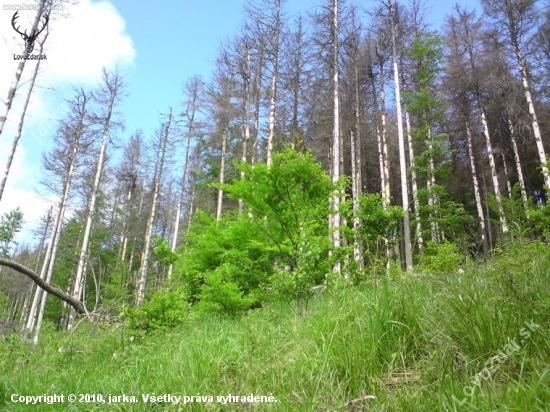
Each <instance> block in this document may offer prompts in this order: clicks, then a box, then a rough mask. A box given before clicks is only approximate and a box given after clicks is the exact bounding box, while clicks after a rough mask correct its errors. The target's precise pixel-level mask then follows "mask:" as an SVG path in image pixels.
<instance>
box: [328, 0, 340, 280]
mask: <svg viewBox="0 0 550 412" xmlns="http://www.w3.org/2000/svg"><path fill="white" fill-rule="evenodd" d="M338 60H339V59H338V0H332V94H333V117H334V118H333V129H332V183H333V184H337V183H338V181H339V180H340V151H341V150H340V96H339V69H338ZM340 200H341V193H340V191H338V192H336V193H334V195H333V196H332V213H333V215H332V219H331V220H330V221H331V223H332V225H331V226H332V227H331V229H332V245H333V249H334V250H337V249H339V248H340V244H341V238H340V236H341V233H340V225H341V220H342V217H341V215H340V210H339V209H340ZM334 270H335V272H336V273H338V274H341V271H342V268H341V265H340V262H337V263H336V264H335V266H334Z"/></svg>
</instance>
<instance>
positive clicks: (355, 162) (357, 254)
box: [351, 59, 365, 270]
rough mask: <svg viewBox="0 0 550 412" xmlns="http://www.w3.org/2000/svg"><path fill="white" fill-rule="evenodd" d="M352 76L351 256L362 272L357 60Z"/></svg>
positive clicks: (361, 183) (361, 186)
mask: <svg viewBox="0 0 550 412" xmlns="http://www.w3.org/2000/svg"><path fill="white" fill-rule="evenodd" d="M354 76H355V126H354V131H355V133H354V132H352V133H351V176H352V197H353V211H354V212H355V213H354V218H353V230H354V240H353V242H354V243H353V256H354V259H355V262H357V264H358V265H359V269H360V270H362V269H363V267H364V265H365V262H364V259H363V245H362V243H361V238H360V236H359V228H360V227H361V218H360V217H359V216H358V213H359V209H360V205H359V197H360V196H361V193H362V189H363V182H362V176H361V133H360V123H359V102H360V100H359V72H358V68H357V59H355V60H354Z"/></svg>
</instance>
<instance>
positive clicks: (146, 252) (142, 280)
mask: <svg viewBox="0 0 550 412" xmlns="http://www.w3.org/2000/svg"><path fill="white" fill-rule="evenodd" d="M171 127H172V108H170V113H169V115H168V122H167V123H166V127H165V128H164V136H162V135H161V136H160V138H161V142H160V150H159V151H160V154H159V157H158V161H157V167H156V170H155V181H154V184H153V199H152V202H151V211H150V213H149V218H148V219H147V228H146V231H145V239H144V245H143V253H142V257H141V268H140V270H139V274H140V275H139V279H138V288H137V293H136V306H140V305H141V304H142V302H143V299H144V298H145V287H146V285H147V275H148V272H149V259H150V256H151V238H152V234H153V222H154V220H155V216H156V212H157V203H158V197H159V192H160V182H161V179H162V170H163V168H164V158H165V155H166V146H167V144H168V138H169V136H170V132H171Z"/></svg>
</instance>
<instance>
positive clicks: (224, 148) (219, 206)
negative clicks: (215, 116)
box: [216, 126, 228, 220]
mask: <svg viewBox="0 0 550 412" xmlns="http://www.w3.org/2000/svg"><path fill="white" fill-rule="evenodd" d="M227 134H228V127H227V126H226V127H224V129H223V133H222V156H221V159H220V180H219V181H220V184H222V185H223V184H224V183H225V156H226V154H227ZM222 210H223V189H222V188H219V189H218V203H217V206H216V220H220V219H221V217H222Z"/></svg>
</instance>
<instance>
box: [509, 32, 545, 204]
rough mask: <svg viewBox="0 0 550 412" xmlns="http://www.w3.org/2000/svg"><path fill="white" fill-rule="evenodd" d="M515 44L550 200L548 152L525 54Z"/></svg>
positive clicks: (516, 42)
mask: <svg viewBox="0 0 550 412" xmlns="http://www.w3.org/2000/svg"><path fill="white" fill-rule="evenodd" d="M513 43H514V50H515V52H516V58H517V62H518V66H519V71H520V72H521V80H522V83H523V91H524V93H525V100H526V101H527V106H528V107H529V116H531V122H532V125H533V134H534V135H535V142H536V144H537V151H538V153H539V159H540V165H541V170H542V176H543V178H544V185H545V186H546V198H547V199H549V198H550V174H549V173H548V166H547V159H546V152H545V150H544V145H543V143H542V136H541V133H540V127H539V122H538V120H537V113H536V112H535V105H534V104H533V99H532V98H531V89H530V87H529V80H528V77H527V68H526V66H525V60H524V58H523V54H522V52H521V49H520V47H519V42H518V41H517V39H516V40H515V41H514V42H513Z"/></svg>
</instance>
